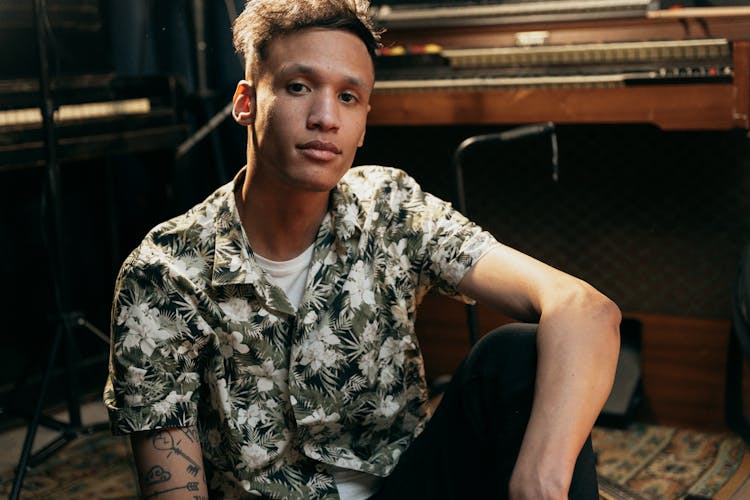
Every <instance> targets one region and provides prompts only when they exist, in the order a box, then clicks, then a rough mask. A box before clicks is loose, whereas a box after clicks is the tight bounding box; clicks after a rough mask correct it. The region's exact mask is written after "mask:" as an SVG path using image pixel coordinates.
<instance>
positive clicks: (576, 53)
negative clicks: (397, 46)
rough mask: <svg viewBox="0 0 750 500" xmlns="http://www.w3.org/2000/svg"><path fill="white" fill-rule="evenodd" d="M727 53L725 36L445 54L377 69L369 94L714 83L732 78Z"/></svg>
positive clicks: (464, 51)
mask: <svg viewBox="0 0 750 500" xmlns="http://www.w3.org/2000/svg"><path fill="white" fill-rule="evenodd" d="M731 52H732V51H731V48H730V43H729V41H728V40H726V39H723V38H721V39H705V40H668V41H658V42H621V43H589V44H580V45H565V46H531V47H499V48H473V49H453V50H443V51H442V53H441V54H440V56H441V58H442V60H443V61H447V63H448V64H443V65H432V66H430V65H426V66H423V67H415V66H414V65H411V66H409V65H401V66H402V67H399V66H398V65H392V67H390V68H388V67H386V66H381V68H380V69H379V70H378V71H377V78H376V81H375V90H376V91H378V92H394V91H417V90H449V89H456V90H475V89H487V88H522V87H570V88H577V87H619V86H624V85H627V84H633V83H638V84H655V83H720V82H726V81H731V79H732V77H733V75H734V71H733V67H732V54H731ZM388 57H390V58H391V59H398V57H400V56H388ZM431 60H432V59H431Z"/></svg>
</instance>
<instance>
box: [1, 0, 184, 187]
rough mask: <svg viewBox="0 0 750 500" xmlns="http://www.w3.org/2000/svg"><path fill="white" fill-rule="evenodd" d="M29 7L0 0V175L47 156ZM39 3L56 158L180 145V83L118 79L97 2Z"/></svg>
mask: <svg viewBox="0 0 750 500" xmlns="http://www.w3.org/2000/svg"><path fill="white" fill-rule="evenodd" d="M32 4H33V2H29V1H27V2H18V1H16V0H0V33H2V35H3V41H4V47H5V48H4V49H3V50H2V51H0V172H2V171H4V170H13V169H20V168H27V167H35V166H40V165H43V164H44V162H45V158H46V156H45V144H44V132H43V127H42V113H41V109H40V102H41V98H40V88H39V85H40V83H39V82H40V80H39V58H38V54H37V40H36V33H35V30H34V26H35V19H34V17H33V16H34V11H33V8H32ZM46 4H47V12H46V21H45V25H46V26H47V37H48V38H49V40H50V47H49V53H50V67H49V72H50V75H51V81H50V87H51V88H50V92H51V95H52V98H53V102H54V115H53V116H54V125H55V132H56V133H55V135H56V138H57V140H56V143H57V144H56V146H57V157H58V159H59V160H60V161H62V162H67V161H76V160H86V159H92V158H101V157H105V156H108V155H113V154H119V153H131V152H146V151H157V150H169V149H173V148H175V147H176V145H177V144H178V143H179V142H181V141H182V140H184V138H185V137H186V136H187V133H188V128H187V124H186V121H185V119H184V117H183V113H182V102H183V92H182V87H181V84H180V82H179V80H178V79H177V78H175V77H174V76H172V75H148V76H137V75H132V76H131V75H121V74H118V73H117V72H116V71H115V69H114V67H113V65H112V60H111V59H112V58H111V56H110V54H109V45H110V44H109V40H108V36H107V30H106V28H105V27H106V22H105V15H104V13H103V11H102V8H101V5H100V1H99V0H48V1H47V2H46Z"/></svg>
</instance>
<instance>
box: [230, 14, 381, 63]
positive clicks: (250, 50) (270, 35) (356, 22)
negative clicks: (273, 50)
mask: <svg viewBox="0 0 750 500" xmlns="http://www.w3.org/2000/svg"><path fill="white" fill-rule="evenodd" d="M369 6H370V3H369V1H368V0H292V1H290V0H247V2H246V4H245V9H244V10H243V11H242V13H241V14H240V15H239V16H237V19H236V20H235V21H234V24H233V25H232V32H233V39H234V47H235V49H236V50H237V52H239V53H240V54H242V55H243V56H244V57H245V70H246V71H247V72H253V71H254V70H255V69H257V64H258V63H260V62H262V61H264V60H265V59H266V57H267V49H268V44H269V42H270V41H271V40H273V39H274V38H276V37H279V36H283V35H286V34H289V33H294V32H296V31H299V30H302V29H305V28H326V29H339V30H345V31H349V32H351V33H353V34H354V35H356V36H357V37H358V38H359V39H360V40H362V42H363V43H364V44H365V47H367V52H368V53H369V54H370V57H371V58H372V59H373V60H374V59H375V55H376V51H377V49H378V48H379V47H380V35H381V32H382V30H380V29H378V28H376V27H375V25H374V23H373V21H372V18H371V16H370V13H369Z"/></svg>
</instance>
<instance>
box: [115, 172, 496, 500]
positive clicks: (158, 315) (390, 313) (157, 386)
mask: <svg viewBox="0 0 750 500" xmlns="http://www.w3.org/2000/svg"><path fill="white" fill-rule="evenodd" d="M243 178H244V170H243V171H241V172H240V173H239V174H238V176H237V178H236V179H235V180H234V181H233V182H231V183H229V184H227V185H225V186H223V187H221V188H219V189H218V190H217V191H216V192H214V193H213V194H212V195H211V196H209V197H208V198H207V199H206V200H205V201H204V202H202V203H200V204H198V205H196V206H195V207H193V208H192V209H191V210H189V211H188V212H187V213H185V214H184V215H181V216H179V217H176V218H174V219H172V220H169V221H167V222H164V223H162V224H160V225H159V226H157V227H156V228H154V229H153V230H152V231H151V232H150V233H149V234H148V235H147V237H146V238H145V239H144V241H143V242H142V243H141V245H140V246H139V247H138V248H137V249H136V250H135V251H133V253H132V254H131V255H130V256H129V257H128V258H127V260H126V261H125V263H124V264H123V266H122V268H121V270H120V274H119V277H118V280H117V284H116V289H115V299H114V304H113V311H112V325H111V326H112V340H113V342H112V348H111V358H110V370H109V378H108V380H107V384H106V387H105V392H104V401H105V404H106V405H107V407H108V410H109V412H110V419H111V423H112V428H113V431H114V432H115V433H118V434H126V433H131V432H134V431H141V430H151V429H156V428H160V427H181V426H192V425H197V427H198V429H199V433H200V435H201V444H202V449H203V456H204V462H205V465H206V472H207V481H208V485H209V488H210V489H211V490H212V491H213V494H214V495H215V496H217V497H222V496H223V497H226V498H237V497H248V496H253V495H257V496H262V497H266V498H338V495H337V492H336V486H335V483H334V480H333V477H332V476H331V475H330V474H329V473H328V472H327V468H326V467H325V466H324V464H331V465H335V466H338V467H343V468H348V469H353V470H358V471H363V472H367V473H370V474H374V475H377V476H387V475H388V474H389V473H390V472H391V470H392V469H393V468H394V466H395V465H396V463H397V462H398V459H399V455H400V454H401V453H402V452H403V451H404V450H405V449H406V448H407V447H408V446H409V443H410V442H411V441H412V440H413V439H414V438H415V437H416V436H417V435H418V434H419V433H420V432H421V430H422V429H423V427H424V425H425V423H426V420H427V418H428V409H427V404H426V403H427V389H426V383H425V374H424V366H423V362H422V355H421V352H420V348H419V344H418V342H417V337H416V335H415V333H414V319H415V314H416V310H417V306H418V304H419V303H420V301H421V299H422V298H423V296H424V295H425V293H427V292H428V291H429V290H431V289H434V290H436V291H438V292H440V293H444V294H448V295H451V296H456V297H458V298H460V299H463V300H467V301H468V300H469V299H467V298H466V297H461V296H460V295H459V293H458V292H457V291H456V286H457V285H458V283H459V281H460V280H461V278H462V277H463V276H464V274H465V273H466V272H467V271H468V270H469V269H470V268H471V266H472V265H473V264H474V263H475V262H477V260H478V259H479V258H480V257H481V256H482V255H484V254H485V253H486V252H487V251H488V250H489V249H490V248H491V247H492V246H493V245H495V244H497V243H496V241H495V239H494V238H493V237H492V236H491V235H490V234H489V233H487V232H485V231H482V230H481V229H480V228H479V227H477V226H476V225H474V224H473V223H471V222H469V221H468V220H467V219H466V218H465V217H463V216H462V215H461V214H460V213H458V212H457V211H455V210H454V209H453V208H452V207H451V206H450V204H448V203H446V202H444V201H442V200H439V199H438V198H436V197H434V196H432V195H430V194H427V193H424V192H423V191H422V190H421V189H420V187H419V186H418V185H417V183H416V182H415V181H414V180H413V179H412V178H410V177H409V176H408V175H407V174H406V173H404V172H403V171H400V170H396V169H391V168H385V167H378V166H368V167H358V168H354V169H351V170H350V171H349V172H348V173H347V174H346V175H345V176H344V177H343V178H342V180H341V181H340V182H339V184H338V185H337V187H336V188H334V189H333V190H332V192H331V198H330V200H331V201H330V210H329V212H328V213H327V215H326V216H325V218H324V220H323V223H322V224H321V226H320V229H319V231H318V234H317V237H316V240H315V243H314V250H313V258H312V262H311V264H310V269H309V274H308V277H307V282H306V290H305V295H304V296H303V299H302V303H301V304H300V306H299V308H298V309H296V310H295V308H294V307H293V306H292V305H291V304H290V303H289V300H288V299H287V297H286V296H285V295H284V292H283V291H282V290H281V289H280V288H278V287H277V286H275V285H274V284H273V283H271V282H270V281H269V280H268V278H267V276H266V275H265V274H264V272H263V271H262V269H261V268H260V267H259V265H258V264H257V262H256V261H255V260H254V258H253V253H252V249H251V247H250V245H249V244H248V241H247V238H246V235H245V233H244V231H243V228H242V225H241V222H240V218H239V215H238V211H237V207H236V205H235V198H234V190H235V189H236V188H238V187H239V186H240V185H241V183H242V179H243Z"/></svg>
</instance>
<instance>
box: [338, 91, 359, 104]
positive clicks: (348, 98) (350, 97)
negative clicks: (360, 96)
mask: <svg viewBox="0 0 750 500" xmlns="http://www.w3.org/2000/svg"><path fill="white" fill-rule="evenodd" d="M339 99H341V101H342V102H344V103H347V104H348V103H353V102H357V96H356V95H354V94H352V93H351V92H343V93H342V94H341V95H340V96H339Z"/></svg>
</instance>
